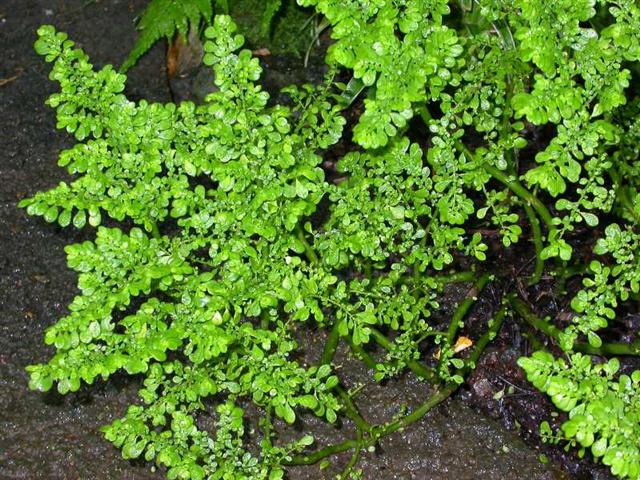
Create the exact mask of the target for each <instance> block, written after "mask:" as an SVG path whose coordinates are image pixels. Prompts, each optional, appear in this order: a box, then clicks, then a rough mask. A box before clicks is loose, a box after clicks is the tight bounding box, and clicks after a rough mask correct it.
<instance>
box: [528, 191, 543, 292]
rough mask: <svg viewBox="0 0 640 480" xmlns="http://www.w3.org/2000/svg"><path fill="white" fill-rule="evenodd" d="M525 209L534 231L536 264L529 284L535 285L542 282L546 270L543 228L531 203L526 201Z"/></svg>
mask: <svg viewBox="0 0 640 480" xmlns="http://www.w3.org/2000/svg"><path fill="white" fill-rule="evenodd" d="M524 211H525V212H526V214H527V217H528V218H529V223H530V224H531V232H532V233H533V245H534V246H535V248H536V266H535V269H534V270H533V274H532V275H531V278H530V279H529V282H528V284H529V286H532V285H535V284H537V283H539V282H540V279H541V278H542V272H543V271H544V260H543V259H542V255H541V254H542V249H543V248H544V244H543V242H542V230H541V229H540V221H539V220H538V217H536V214H535V213H534V211H533V209H532V208H531V205H529V204H528V203H524Z"/></svg>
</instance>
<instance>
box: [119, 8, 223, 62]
mask: <svg viewBox="0 0 640 480" xmlns="http://www.w3.org/2000/svg"><path fill="white" fill-rule="evenodd" d="M212 3H213V0H151V1H150V3H149V5H148V6H147V8H146V9H145V11H144V12H143V13H142V16H141V17H140V20H138V25H137V28H138V30H139V31H140V36H139V37H138V39H137V40H136V43H135V45H134V46H133V48H132V49H131V52H130V53H129V56H128V57H127V59H126V60H125V62H124V63H123V64H122V67H121V70H122V71H123V72H124V71H127V70H128V69H129V68H131V67H132V66H133V65H134V64H135V63H136V62H137V61H138V60H139V59H140V57H141V56H142V55H144V54H145V53H147V51H148V50H149V49H150V48H151V46H152V45H153V44H154V43H156V42H157V41H158V40H160V39H162V38H166V39H167V40H171V39H172V38H173V36H174V35H175V34H176V32H178V33H179V34H180V35H182V36H183V37H186V36H187V35H188V34H189V29H190V28H198V27H199V26H200V25H201V24H203V23H204V24H208V23H209V22H210V21H211V17H212V15H213V5H212ZM215 3H216V5H217V6H218V5H220V4H223V5H222V6H223V7H224V6H225V4H226V0H224V1H219V0H215Z"/></svg>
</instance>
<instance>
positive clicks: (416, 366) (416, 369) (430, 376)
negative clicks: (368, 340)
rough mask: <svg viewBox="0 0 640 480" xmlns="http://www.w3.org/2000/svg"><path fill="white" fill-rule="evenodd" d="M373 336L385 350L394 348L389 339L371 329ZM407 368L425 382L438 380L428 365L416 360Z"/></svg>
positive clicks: (410, 362)
mask: <svg viewBox="0 0 640 480" xmlns="http://www.w3.org/2000/svg"><path fill="white" fill-rule="evenodd" d="M371 336H372V337H373V339H374V340H375V341H376V343H377V344H378V345H380V346H381V347H382V348H384V349H385V350H391V348H392V347H393V344H392V343H391V341H390V340H389V339H388V338H387V337H385V336H384V335H383V334H382V333H381V332H380V331H379V330H377V329H375V328H371ZM407 367H409V369H410V370H411V371H412V372H413V373H415V374H416V376H418V377H419V378H422V379H423V380H427V381H428V382H433V381H434V380H435V379H436V378H437V376H436V374H435V372H434V371H433V369H431V368H429V367H427V366H426V365H423V364H422V363H420V362H418V361H416V360H409V361H408V362H407Z"/></svg>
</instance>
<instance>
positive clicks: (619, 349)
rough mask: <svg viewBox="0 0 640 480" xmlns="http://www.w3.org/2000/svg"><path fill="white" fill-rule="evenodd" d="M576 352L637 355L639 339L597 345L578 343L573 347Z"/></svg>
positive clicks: (601, 354) (639, 347)
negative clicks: (629, 341)
mask: <svg viewBox="0 0 640 480" xmlns="http://www.w3.org/2000/svg"><path fill="white" fill-rule="evenodd" d="M573 348H574V349H575V350H576V351H577V352H581V353H586V354H588V355H598V356H600V357H609V356H638V355H640V340H636V341H635V342H631V343H603V344H602V345H601V346H599V347H597V348H596V347H592V346H591V345H589V344H588V343H578V344H576V345H574V347H573Z"/></svg>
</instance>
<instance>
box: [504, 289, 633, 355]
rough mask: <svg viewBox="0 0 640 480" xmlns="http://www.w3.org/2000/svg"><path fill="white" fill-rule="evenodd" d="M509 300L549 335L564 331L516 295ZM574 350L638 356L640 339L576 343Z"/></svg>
mask: <svg viewBox="0 0 640 480" xmlns="http://www.w3.org/2000/svg"><path fill="white" fill-rule="evenodd" d="M509 302H510V303H511V305H512V306H513V308H514V310H515V311H516V312H518V314H519V315H520V316H521V317H522V318H523V319H524V320H526V322H527V323H528V324H529V325H531V326H532V327H533V328H535V329H536V330H539V331H541V332H542V333H544V334H545V335H547V336H548V337H551V338H553V339H555V340H558V337H559V336H560V334H561V333H562V330H560V329H559V328H558V327H556V326H555V325H552V324H551V323H549V322H547V321H545V320H543V319H541V318H540V317H538V316H537V315H536V314H535V313H533V312H532V311H531V309H530V308H529V306H528V305H527V304H526V303H525V302H523V301H522V300H520V299H519V298H516V297H515V296H513V295H512V296H510V297H509ZM573 350H575V351H576V352H581V353H586V354H588V355H598V356H601V357H608V356H627V355H628V356H638V355H640V340H636V341H635V342H632V343H615V342H611V343H603V344H602V345H601V346H599V347H593V346H591V345H589V344H588V343H576V344H574V345H573Z"/></svg>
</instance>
